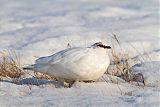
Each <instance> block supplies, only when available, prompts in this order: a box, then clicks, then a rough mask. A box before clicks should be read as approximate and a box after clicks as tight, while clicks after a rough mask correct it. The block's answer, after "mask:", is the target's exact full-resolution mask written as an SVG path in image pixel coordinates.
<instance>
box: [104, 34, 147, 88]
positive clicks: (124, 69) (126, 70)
mask: <svg viewBox="0 0 160 107" xmlns="http://www.w3.org/2000/svg"><path fill="white" fill-rule="evenodd" d="M112 38H113V39H114V43H113V46H112V51H111V55H110V56H111V65H110V66H109V68H108V70H107V72H106V74H110V75H114V76H118V77H121V78H122V79H124V80H125V81H127V82H130V81H137V83H138V78H139V76H140V77H141V79H142V82H143V84H144V85H145V80H144V76H143V74H142V73H139V74H133V72H134V71H133V70H132V66H133V64H135V63H134V62H133V61H132V58H131V57H130V56H129V54H127V53H125V52H124V50H123V48H122V47H121V43H120V42H119V40H118V38H117V36H116V35H115V34H113V37H112ZM115 44H116V47H119V48H120V52H118V51H117V50H116V49H115ZM131 75H132V78H131Z"/></svg>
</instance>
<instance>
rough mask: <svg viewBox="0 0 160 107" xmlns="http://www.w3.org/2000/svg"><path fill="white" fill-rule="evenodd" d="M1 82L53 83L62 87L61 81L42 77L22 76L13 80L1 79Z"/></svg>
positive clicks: (21, 83)
mask: <svg viewBox="0 0 160 107" xmlns="http://www.w3.org/2000/svg"><path fill="white" fill-rule="evenodd" d="M1 81H2V82H8V83H13V84H16V85H36V86H41V85H48V84H50V85H54V86H55V87H64V83H63V82H59V81H55V80H44V79H37V78H35V77H30V78H23V79H13V80H1Z"/></svg>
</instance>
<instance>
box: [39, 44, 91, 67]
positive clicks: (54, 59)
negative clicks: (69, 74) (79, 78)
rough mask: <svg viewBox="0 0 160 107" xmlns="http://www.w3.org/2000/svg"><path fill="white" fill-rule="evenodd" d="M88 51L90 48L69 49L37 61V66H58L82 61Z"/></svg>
mask: <svg viewBox="0 0 160 107" xmlns="http://www.w3.org/2000/svg"><path fill="white" fill-rule="evenodd" d="M88 51H89V50H88V48H80V47H76V48H69V49H65V50H62V51H60V52H58V53H55V54H53V55H51V56H47V57H41V58H39V59H37V60H36V64H57V63H65V62H68V61H71V62H73V61H76V60H78V59H80V58H81V57H82V56H85V55H86V54H87V52H88Z"/></svg>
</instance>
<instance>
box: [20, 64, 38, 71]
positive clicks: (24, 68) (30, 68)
mask: <svg viewBox="0 0 160 107" xmlns="http://www.w3.org/2000/svg"><path fill="white" fill-rule="evenodd" d="M34 68H35V64H34V65H29V66H26V67H23V70H34Z"/></svg>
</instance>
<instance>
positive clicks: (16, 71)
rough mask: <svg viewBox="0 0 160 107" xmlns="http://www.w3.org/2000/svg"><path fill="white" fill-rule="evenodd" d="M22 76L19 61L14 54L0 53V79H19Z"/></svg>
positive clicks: (22, 72)
mask: <svg viewBox="0 0 160 107" xmlns="http://www.w3.org/2000/svg"><path fill="white" fill-rule="evenodd" d="M22 75H24V71H23V70H22V69H21V65H20V60H19V59H18V56H17V55H16V54H15V52H12V55H11V52H1V53H0V78H1V79H2V77H9V78H20V77H21V76H22Z"/></svg>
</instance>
